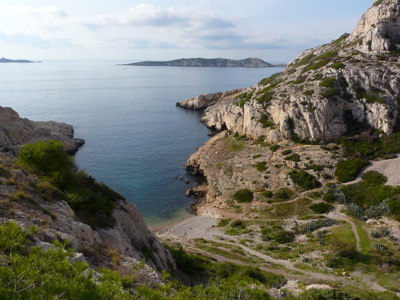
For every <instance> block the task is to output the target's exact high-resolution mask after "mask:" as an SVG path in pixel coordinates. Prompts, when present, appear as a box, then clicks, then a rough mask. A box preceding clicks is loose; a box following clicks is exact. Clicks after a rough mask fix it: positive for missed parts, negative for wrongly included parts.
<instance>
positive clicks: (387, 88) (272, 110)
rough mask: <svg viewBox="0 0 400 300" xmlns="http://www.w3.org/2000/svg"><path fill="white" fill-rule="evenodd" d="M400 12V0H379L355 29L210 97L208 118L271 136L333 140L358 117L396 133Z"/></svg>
mask: <svg viewBox="0 0 400 300" xmlns="http://www.w3.org/2000/svg"><path fill="white" fill-rule="evenodd" d="M399 14H400V1H398V0H382V1H376V2H375V3H374V4H373V6H372V7H371V8H370V9H369V10H368V11H367V12H366V13H365V14H364V16H363V17H362V19H361V20H360V21H359V23H358V25H357V27H356V28H355V30H354V32H353V33H352V34H351V35H348V34H344V35H343V36H341V37H340V38H339V39H337V40H335V41H332V42H331V43H329V44H326V45H322V46H319V47H316V48H313V49H309V50H306V51H304V52H303V53H301V54H300V55H299V56H298V57H297V58H296V59H294V60H293V61H292V62H290V63H289V65H288V67H287V68H286V69H285V70H284V71H283V72H282V73H278V74H275V75H273V76H271V77H269V78H267V79H264V80H262V81H261V82H260V83H259V84H256V85H254V86H253V87H251V88H249V89H247V90H246V91H245V92H240V91H238V92H237V93H236V94H234V95H232V94H231V95H229V96H226V97H219V99H218V100H217V101H210V102H209V103H210V106H209V107H208V108H207V109H206V110H205V113H204V115H203V117H202V121H203V122H204V123H205V124H206V125H207V126H208V127H212V128H215V129H217V130H222V129H229V130H232V131H234V132H238V133H239V134H246V135H248V136H251V137H255V138H256V137H261V136H263V137H266V138H267V139H268V141H269V142H276V141H279V140H280V139H282V137H284V138H291V137H293V136H296V137H297V138H299V139H306V140H325V141H331V140H335V139H337V138H339V137H340V136H342V135H343V134H344V133H345V132H346V131H347V130H348V125H349V124H350V123H352V122H353V123H354V121H358V122H362V123H365V124H367V125H369V126H370V127H372V128H374V129H379V130H381V131H382V132H384V133H385V134H390V133H392V132H393V129H394V128H395V127H396V126H397V125H398V123H399V103H400V67H399V52H398V51H397V49H398V48H399V44H398V42H399V37H398V36H399V34H400V33H399V32H400V31H399V24H400V17H399ZM209 98H213V97H211V96H209Z"/></svg>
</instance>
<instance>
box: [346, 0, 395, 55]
mask: <svg viewBox="0 0 400 300" xmlns="http://www.w3.org/2000/svg"><path fill="white" fill-rule="evenodd" d="M399 5H400V1H399V0H383V1H375V3H374V5H373V6H372V7H371V8H370V9H369V10H368V11H367V12H366V13H365V14H364V15H363V16H362V18H361V20H360V21H359V22H358V24H357V26H356V28H355V29H354V31H353V33H352V35H351V36H350V40H352V41H359V42H360V45H359V47H358V49H359V50H361V51H363V52H368V51H389V50H398V49H400V19H399V15H400V9H399Z"/></svg>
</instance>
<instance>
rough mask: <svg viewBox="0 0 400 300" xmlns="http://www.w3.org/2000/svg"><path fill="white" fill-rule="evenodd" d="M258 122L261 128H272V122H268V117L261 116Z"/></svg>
mask: <svg viewBox="0 0 400 300" xmlns="http://www.w3.org/2000/svg"><path fill="white" fill-rule="evenodd" d="M258 122H259V123H261V124H262V127H263V128H268V127H273V126H274V122H272V121H270V120H268V116H267V115H262V116H261V117H260V119H259V120H258Z"/></svg>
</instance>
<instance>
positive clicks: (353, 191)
mask: <svg viewBox="0 0 400 300" xmlns="http://www.w3.org/2000/svg"><path fill="white" fill-rule="evenodd" d="M342 191H343V193H344V194H345V196H346V198H347V199H348V201H349V202H350V203H355V204H357V205H358V206H359V207H362V208H363V209H368V208H370V207H372V206H379V205H381V203H382V202H383V200H385V199H389V200H388V206H389V208H390V211H391V213H392V214H394V215H395V216H396V218H397V219H400V205H399V203H400V201H399V199H400V187H396V188H393V187H391V186H388V185H383V184H370V183H368V182H366V181H362V182H359V183H356V184H351V185H346V186H343V187H342Z"/></svg>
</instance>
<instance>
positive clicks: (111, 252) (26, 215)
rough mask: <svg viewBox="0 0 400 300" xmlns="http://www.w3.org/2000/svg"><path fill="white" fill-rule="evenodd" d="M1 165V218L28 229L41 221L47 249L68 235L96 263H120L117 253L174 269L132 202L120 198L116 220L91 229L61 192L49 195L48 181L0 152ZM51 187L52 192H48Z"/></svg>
mask: <svg viewBox="0 0 400 300" xmlns="http://www.w3.org/2000/svg"><path fill="white" fill-rule="evenodd" d="M0 164H1V166H2V167H1V170H2V172H1V174H0V182H1V184H0V199H1V205H0V223H4V222H6V221H9V220H11V221H15V222H16V223H18V224H19V225H21V226H22V227H23V228H29V227H30V226H31V225H36V226H37V227H38V234H36V235H35V236H36V238H37V241H36V243H37V245H40V246H41V247H43V248H46V247H51V243H52V241H54V240H59V241H61V242H64V241H66V240H69V241H70V244H69V245H70V246H71V247H72V248H73V249H74V250H75V251H76V252H78V253H83V254H84V257H85V259H87V260H88V261H89V262H90V263H92V264H93V265H96V266H106V267H108V266H111V265H112V263H114V264H115V262H112V258H113V256H117V257H118V258H119V259H118V261H127V260H129V261H131V262H135V263H136V264H140V261H141V260H144V261H146V264H147V265H149V266H150V267H151V268H156V269H158V270H173V269H174V268H175V262H174V259H173V258H172V256H171V254H170V253H169V252H168V250H166V249H165V248H164V247H163V246H162V245H161V244H160V242H159V241H158V239H157V238H156V237H155V236H154V234H153V233H152V232H150V231H149V229H148V228H147V226H146V224H145V222H144V220H143V218H142V216H141V213H140V211H139V210H138V209H137V208H136V206H135V205H134V204H133V203H130V202H128V201H127V200H125V199H119V200H117V201H116V203H115V208H114V210H113V212H112V216H113V217H114V219H115V224H114V225H113V226H112V227H110V228H101V227H100V228H92V227H91V226H89V225H88V224H86V223H84V222H83V221H82V220H80V219H79V217H78V216H77V214H76V213H75V212H74V210H73V209H72V208H71V207H70V206H69V205H68V203H67V202H65V201H63V200H62V199H60V196H56V195H54V196H53V197H51V198H49V196H48V194H49V192H50V193H51V187H46V186H43V185H42V184H41V183H40V182H39V181H38V180H37V179H36V178H35V177H34V176H33V175H31V174H29V173H26V171H23V170H20V169H18V167H17V166H15V165H14V164H13V162H12V160H11V158H9V157H7V156H5V155H0ZM10 182H12V184H11V183H10ZM46 189H48V192H44V190H46ZM44 194H46V195H47V196H46V198H44V196H43V195H44ZM118 267H120V266H118Z"/></svg>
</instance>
